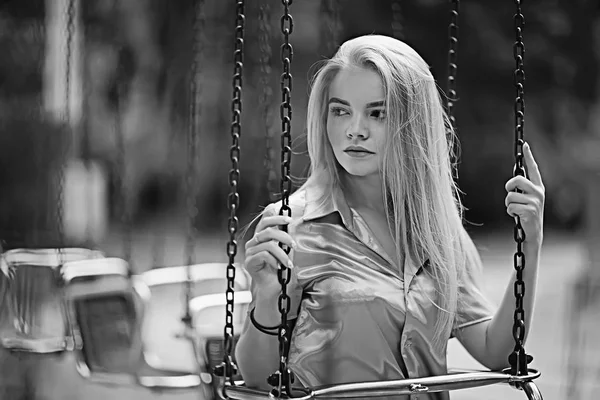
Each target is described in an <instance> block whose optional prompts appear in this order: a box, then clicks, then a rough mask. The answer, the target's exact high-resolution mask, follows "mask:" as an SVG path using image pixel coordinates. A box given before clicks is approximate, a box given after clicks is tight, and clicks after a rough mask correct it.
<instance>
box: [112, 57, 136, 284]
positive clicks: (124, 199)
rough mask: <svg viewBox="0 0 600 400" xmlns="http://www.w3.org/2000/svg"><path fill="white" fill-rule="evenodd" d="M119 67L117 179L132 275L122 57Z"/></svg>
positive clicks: (116, 112) (127, 257)
mask: <svg viewBox="0 0 600 400" xmlns="http://www.w3.org/2000/svg"><path fill="white" fill-rule="evenodd" d="M117 59H118V61H117V62H118V65H117V78H116V80H117V82H116V85H117V96H116V97H117V98H116V106H115V119H114V124H115V126H114V129H115V138H116V144H117V162H116V168H115V177H117V179H118V186H119V202H120V220H121V225H122V229H123V259H124V260H125V261H127V262H128V263H129V274H132V269H133V259H132V247H133V239H132V227H131V203H130V200H129V199H130V196H128V195H127V177H128V174H127V163H126V161H127V160H126V149H125V147H126V144H125V137H124V136H125V135H124V132H123V126H122V121H121V107H122V105H123V102H124V101H123V97H124V90H123V83H122V82H121V80H122V79H123V76H122V75H123V74H122V72H121V69H122V68H123V67H122V65H121V60H120V57H117Z"/></svg>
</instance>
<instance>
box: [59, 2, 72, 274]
mask: <svg viewBox="0 0 600 400" xmlns="http://www.w3.org/2000/svg"><path fill="white" fill-rule="evenodd" d="M66 12H67V42H66V49H65V54H66V59H65V117H64V118H65V125H66V128H67V132H68V135H67V139H66V142H65V144H64V145H63V146H62V157H61V164H60V166H59V170H58V188H57V192H58V193H57V202H56V228H57V233H58V240H59V243H58V246H57V247H58V257H59V261H58V263H59V265H62V264H63V262H64V253H63V249H62V246H63V245H64V240H65V234H64V229H63V220H64V201H65V199H64V192H65V165H64V163H66V162H67V160H68V158H69V152H70V146H69V143H70V141H71V140H72V130H73V126H72V121H71V70H72V64H71V61H72V58H73V39H74V36H75V12H76V10H75V0H68V2H67V10H66Z"/></svg>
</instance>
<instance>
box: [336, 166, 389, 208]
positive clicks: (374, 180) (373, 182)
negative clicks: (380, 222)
mask: <svg viewBox="0 0 600 400" xmlns="http://www.w3.org/2000/svg"><path fill="white" fill-rule="evenodd" d="M342 187H343V190H344V195H345V196H346V201H347V202H348V205H350V206H351V207H353V208H357V209H368V210H372V211H377V212H381V213H383V212H385V207H384V204H385V203H384V197H383V188H382V183H381V178H380V177H379V176H378V175H369V176H353V175H349V174H347V173H343V175H342Z"/></svg>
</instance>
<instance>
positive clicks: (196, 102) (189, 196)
mask: <svg viewBox="0 0 600 400" xmlns="http://www.w3.org/2000/svg"><path fill="white" fill-rule="evenodd" d="M204 19H205V18H204V0H197V4H196V9H195V11H194V25H193V38H192V65H191V67H190V87H189V89H190V90H189V96H190V107H189V115H188V135H187V150H188V155H187V171H186V179H185V193H186V206H187V218H188V220H187V224H188V225H187V235H186V242H185V254H186V275H187V279H186V282H185V316H184V317H183V321H184V322H185V323H186V324H190V323H191V321H192V316H191V314H190V300H191V299H192V282H193V281H192V265H193V264H194V263H195V258H196V257H195V256H196V254H195V250H196V246H195V239H196V237H197V235H198V230H197V228H196V217H197V215H198V205H197V203H196V202H197V199H196V196H197V194H198V189H197V182H198V179H197V178H198V177H197V175H198V171H197V154H198V130H199V129H200V121H201V118H202V107H201V106H200V94H201V92H202V88H201V82H200V79H199V78H200V77H199V69H200V68H199V66H200V65H202V61H203V56H204V54H203V51H204V46H203V42H202V35H203V32H204V22H205V21H204Z"/></svg>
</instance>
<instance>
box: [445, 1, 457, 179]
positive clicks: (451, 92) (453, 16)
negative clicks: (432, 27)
mask: <svg viewBox="0 0 600 400" xmlns="http://www.w3.org/2000/svg"><path fill="white" fill-rule="evenodd" d="M459 7H460V0H450V24H449V25H448V95H447V96H448V100H447V103H446V108H447V113H448V119H449V120H450V125H451V126H452V130H453V131H454V132H456V131H457V125H456V117H455V115H454V103H455V102H457V101H458V95H457V91H456V79H457V74H458V16H459ZM451 139H452V138H451ZM449 143H451V144H452V145H453V146H454V148H453V149H452V160H451V162H452V167H453V168H452V172H453V174H454V179H455V180H457V179H458V167H457V163H458V154H457V153H458V143H457V142H456V141H454V140H453V139H452V140H450V141H449Z"/></svg>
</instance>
